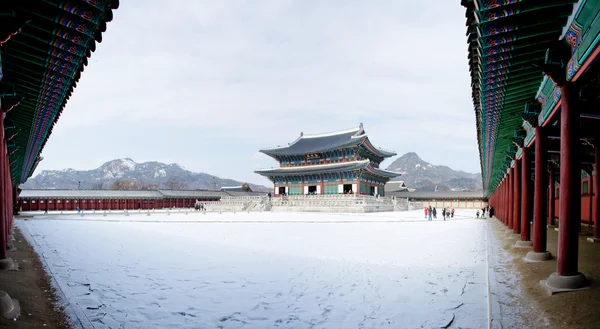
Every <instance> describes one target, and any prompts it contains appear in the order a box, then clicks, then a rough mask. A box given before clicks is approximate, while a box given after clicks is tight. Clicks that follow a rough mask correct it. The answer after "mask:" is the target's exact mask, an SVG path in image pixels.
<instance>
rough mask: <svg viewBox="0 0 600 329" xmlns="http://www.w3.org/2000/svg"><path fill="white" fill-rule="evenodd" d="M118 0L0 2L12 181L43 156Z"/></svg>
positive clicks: (1, 79)
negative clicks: (41, 154) (47, 143)
mask: <svg viewBox="0 0 600 329" xmlns="http://www.w3.org/2000/svg"><path fill="white" fill-rule="evenodd" d="M118 6H119V1H118V0H68V1H66V0H60V1H57V0H8V1H2V2H0V16H1V19H2V20H3V21H2V28H3V29H4V31H0V32H2V33H4V34H6V35H0V72H1V73H0V96H2V109H3V111H4V112H5V113H6V112H8V113H6V120H5V125H6V128H5V129H6V133H7V136H9V137H10V141H9V143H8V153H9V162H10V170H11V177H12V180H13V183H14V184H20V183H23V182H25V181H26V180H27V179H28V178H29V177H30V176H31V175H32V174H33V171H34V170H35V168H36V166H37V164H38V163H39V161H40V160H41V158H40V153H41V151H42V150H43V148H44V146H45V144H46V142H47V140H48V137H49V136H50V134H51V133H52V129H53V127H54V125H55V124H56V122H57V120H58V118H59V117H60V114H61V113H62V111H63V110H64V108H65V106H66V104H67V101H68V99H69V98H70V96H71V95H72V93H73V90H74V89H75V87H76V86H77V82H78V81H79V79H80V78H81V75H82V72H83V71H84V67H85V66H86V65H87V64H88V58H89V57H90V56H91V53H92V52H93V51H95V49H96V43H99V42H101V41H102V33H103V32H104V31H106V26H107V22H109V21H111V20H112V18H113V13H112V11H113V10H114V9H116V8H118Z"/></svg>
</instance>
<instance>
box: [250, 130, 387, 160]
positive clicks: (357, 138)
mask: <svg viewBox="0 0 600 329" xmlns="http://www.w3.org/2000/svg"><path fill="white" fill-rule="evenodd" d="M361 143H365V148H367V149H368V150H370V151H371V152H374V153H376V154H378V155H379V156H381V157H384V158H387V157H391V156H394V155H396V153H395V152H390V151H384V150H382V149H380V148H376V147H374V146H373V145H372V144H371V143H370V142H369V139H368V136H367V134H366V133H365V131H364V130H363V126H362V124H361V125H360V126H359V127H357V128H352V129H346V130H342V131H337V132H330V133H323V134H313V135H308V134H306V135H305V134H303V133H300V137H298V139H296V140H295V141H294V142H293V143H291V144H288V145H287V146H278V147H273V148H264V149H261V150H260V152H262V153H264V154H267V155H269V156H284V155H303V154H310V153H320V152H325V151H331V150H335V149H339V148H343V147H347V146H353V145H359V144H361Z"/></svg>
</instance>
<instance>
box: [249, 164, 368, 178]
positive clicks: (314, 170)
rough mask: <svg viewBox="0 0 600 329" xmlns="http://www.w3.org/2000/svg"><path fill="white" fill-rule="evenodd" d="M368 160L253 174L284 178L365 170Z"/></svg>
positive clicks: (263, 170) (271, 170) (286, 168)
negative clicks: (296, 175)
mask: <svg viewBox="0 0 600 329" xmlns="http://www.w3.org/2000/svg"><path fill="white" fill-rule="evenodd" d="M369 162H370V161H369V160H360V161H348V162H340V163H327V164H321V165H310V166H300V167H278V168H270V169H262V170H255V171H254V172H255V173H257V174H259V175H263V176H286V175H295V174H298V175H300V174H302V175H306V174H321V173H329V172H334V171H348V170H357V169H363V168H366V167H367V166H368V165H369Z"/></svg>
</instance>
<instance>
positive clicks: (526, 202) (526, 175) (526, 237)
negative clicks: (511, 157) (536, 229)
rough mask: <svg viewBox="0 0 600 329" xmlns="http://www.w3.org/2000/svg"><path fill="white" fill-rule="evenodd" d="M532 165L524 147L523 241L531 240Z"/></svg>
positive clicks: (522, 177)
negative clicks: (530, 182) (530, 176)
mask: <svg viewBox="0 0 600 329" xmlns="http://www.w3.org/2000/svg"><path fill="white" fill-rule="evenodd" d="M530 169H531V164H530V162H529V150H528V149H527V148H526V147H523V155H522V156H521V240H522V241H529V240H530V239H531V236H530V232H529V221H530V220H531V219H530V218H529V209H530V207H531V205H530V204H529V200H530V199H531V195H530V194H531V193H532V191H531V190H530V184H529V180H530V179H529V175H530Z"/></svg>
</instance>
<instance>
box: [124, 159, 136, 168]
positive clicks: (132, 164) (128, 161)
mask: <svg viewBox="0 0 600 329" xmlns="http://www.w3.org/2000/svg"><path fill="white" fill-rule="evenodd" d="M121 164H122V165H123V166H124V167H126V168H128V169H129V170H134V169H135V166H136V165H137V163H135V161H133V160H131V159H129V158H126V159H122V160H121Z"/></svg>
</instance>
